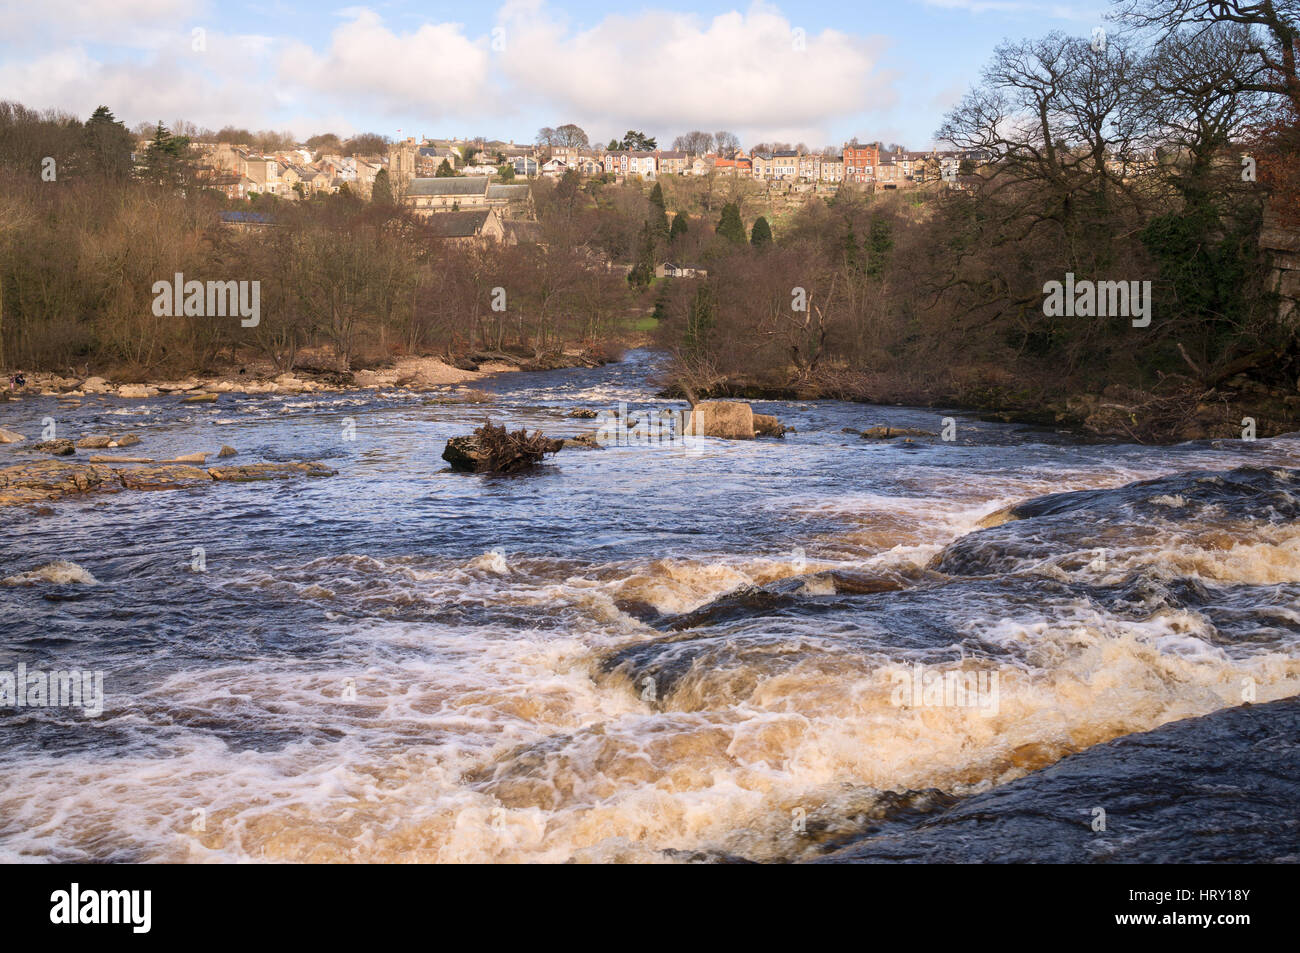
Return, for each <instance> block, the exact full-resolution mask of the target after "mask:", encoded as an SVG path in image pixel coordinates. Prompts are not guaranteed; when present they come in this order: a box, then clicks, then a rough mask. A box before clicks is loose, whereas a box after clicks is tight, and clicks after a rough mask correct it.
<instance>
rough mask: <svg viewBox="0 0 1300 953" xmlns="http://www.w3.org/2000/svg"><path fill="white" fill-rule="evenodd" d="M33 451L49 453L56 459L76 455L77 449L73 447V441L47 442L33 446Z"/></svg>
mask: <svg viewBox="0 0 1300 953" xmlns="http://www.w3.org/2000/svg"><path fill="white" fill-rule="evenodd" d="M32 449H33V450H35V451H37V452H38V453H49V454H53V455H54V456H56V457H67V456H71V455H72V454H73V453H76V447H74V446H73V445H72V441H71V440H66V439H60V440H46V441H44V442H42V443H34V444H32Z"/></svg>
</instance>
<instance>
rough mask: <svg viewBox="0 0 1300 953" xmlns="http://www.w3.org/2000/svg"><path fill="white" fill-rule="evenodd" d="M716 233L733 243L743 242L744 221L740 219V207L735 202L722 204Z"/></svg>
mask: <svg viewBox="0 0 1300 953" xmlns="http://www.w3.org/2000/svg"><path fill="white" fill-rule="evenodd" d="M718 234H719V235H721V236H722V237H723V238H725V239H726V240H727V241H729V242H731V243H732V244H734V245H743V244H745V223H744V222H742V221H741V220H740V208H739V207H738V206H737V205H736V203H735V202H728V203H727V204H726V205H724V206H722V218H721V219H719V220H718Z"/></svg>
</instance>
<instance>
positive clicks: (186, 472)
mask: <svg viewBox="0 0 1300 953" xmlns="http://www.w3.org/2000/svg"><path fill="white" fill-rule="evenodd" d="M116 473H117V475H118V479H119V480H121V482H122V486H124V487H126V488H127V489H128V490H175V489H178V488H180V487H183V486H195V485H198V484H202V483H210V482H211V481H212V478H211V477H210V476H208V471H207V470H204V469H203V468H202V467H191V466H186V465H185V464H172V463H160V464H157V465H155V466H142V467H128V468H127V469H125V470H117V471H116Z"/></svg>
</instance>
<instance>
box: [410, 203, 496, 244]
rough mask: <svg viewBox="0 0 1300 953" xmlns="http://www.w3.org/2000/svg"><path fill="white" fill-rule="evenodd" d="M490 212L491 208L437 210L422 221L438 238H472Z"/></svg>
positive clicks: (484, 222)
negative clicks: (460, 210) (456, 210)
mask: <svg viewBox="0 0 1300 953" xmlns="http://www.w3.org/2000/svg"><path fill="white" fill-rule="evenodd" d="M491 214H492V210H491V209H481V210H480V209H475V210H472V211H469V212H439V213H437V214H434V215H430V216H429V217H428V218H426V219H425V220H424V221H425V224H426V225H428V226H429V228H430V229H431V230H432V231H433V234H434V235H436V236H437V237H438V238H473V237H474V236H475V235H477V234H478V233H479V232H481V231H482V230H483V226H484V225H485V224H486V223H487V219H488V216H489V215H491Z"/></svg>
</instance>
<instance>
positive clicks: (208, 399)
mask: <svg viewBox="0 0 1300 953" xmlns="http://www.w3.org/2000/svg"><path fill="white" fill-rule="evenodd" d="M216 402H217V395H216V394H190V396H188V397H182V398H181V403H182V404H215V403H216Z"/></svg>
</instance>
